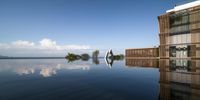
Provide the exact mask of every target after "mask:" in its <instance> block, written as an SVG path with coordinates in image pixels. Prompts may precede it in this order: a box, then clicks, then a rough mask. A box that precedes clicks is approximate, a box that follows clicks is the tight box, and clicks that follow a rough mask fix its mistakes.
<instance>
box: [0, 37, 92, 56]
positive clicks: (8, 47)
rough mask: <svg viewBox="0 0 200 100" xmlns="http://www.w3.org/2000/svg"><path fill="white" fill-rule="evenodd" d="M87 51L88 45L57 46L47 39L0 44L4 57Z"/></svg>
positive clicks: (0, 53)
mask: <svg viewBox="0 0 200 100" xmlns="http://www.w3.org/2000/svg"><path fill="white" fill-rule="evenodd" d="M88 49H90V46H89V45H72V44H70V45H58V44H57V43H56V41H53V40H51V39H48V38H44V39H42V40H40V41H38V42H35V43H34V42H31V41H24V40H17V41H14V42H11V43H0V55H6V56H38V55H39V56H46V55H48V56H56V55H57V56H62V55H63V56H65V54H66V53H67V52H69V51H75V52H76V51H77V52H80V51H86V50H88ZM45 54H46V55H45Z"/></svg>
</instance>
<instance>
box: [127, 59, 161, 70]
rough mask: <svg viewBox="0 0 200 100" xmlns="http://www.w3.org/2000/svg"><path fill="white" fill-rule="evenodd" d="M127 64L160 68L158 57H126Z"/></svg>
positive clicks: (129, 65)
mask: <svg viewBox="0 0 200 100" xmlns="http://www.w3.org/2000/svg"><path fill="white" fill-rule="evenodd" d="M126 66H128V67H135V66H139V67H153V68H158V66H159V61H158V60H156V59H126Z"/></svg>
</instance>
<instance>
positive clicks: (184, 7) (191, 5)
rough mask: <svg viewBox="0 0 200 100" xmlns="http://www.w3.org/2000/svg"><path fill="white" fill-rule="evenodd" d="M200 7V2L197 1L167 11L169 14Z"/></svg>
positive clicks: (199, 0)
mask: <svg viewBox="0 0 200 100" xmlns="http://www.w3.org/2000/svg"><path fill="white" fill-rule="evenodd" d="M198 5H200V0H196V1H193V2H190V3H186V4H183V5H179V6H175V7H174V8H173V9H170V10H167V11H166V12H167V13H168V12H174V11H179V10H184V9H188V8H191V7H195V6H198Z"/></svg>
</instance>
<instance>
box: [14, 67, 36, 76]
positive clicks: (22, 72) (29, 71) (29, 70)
mask: <svg viewBox="0 0 200 100" xmlns="http://www.w3.org/2000/svg"><path fill="white" fill-rule="evenodd" d="M34 72H35V69H33V68H28V67H20V68H18V69H16V73H18V74H19V75H26V74H33V73H34Z"/></svg>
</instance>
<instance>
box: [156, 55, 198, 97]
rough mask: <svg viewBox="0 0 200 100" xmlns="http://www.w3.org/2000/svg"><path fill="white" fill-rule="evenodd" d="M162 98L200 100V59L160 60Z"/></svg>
mask: <svg viewBox="0 0 200 100" xmlns="http://www.w3.org/2000/svg"><path fill="white" fill-rule="evenodd" d="M159 65H160V100H199V98H200V60H184V59H179V60H160V63H159Z"/></svg>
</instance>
